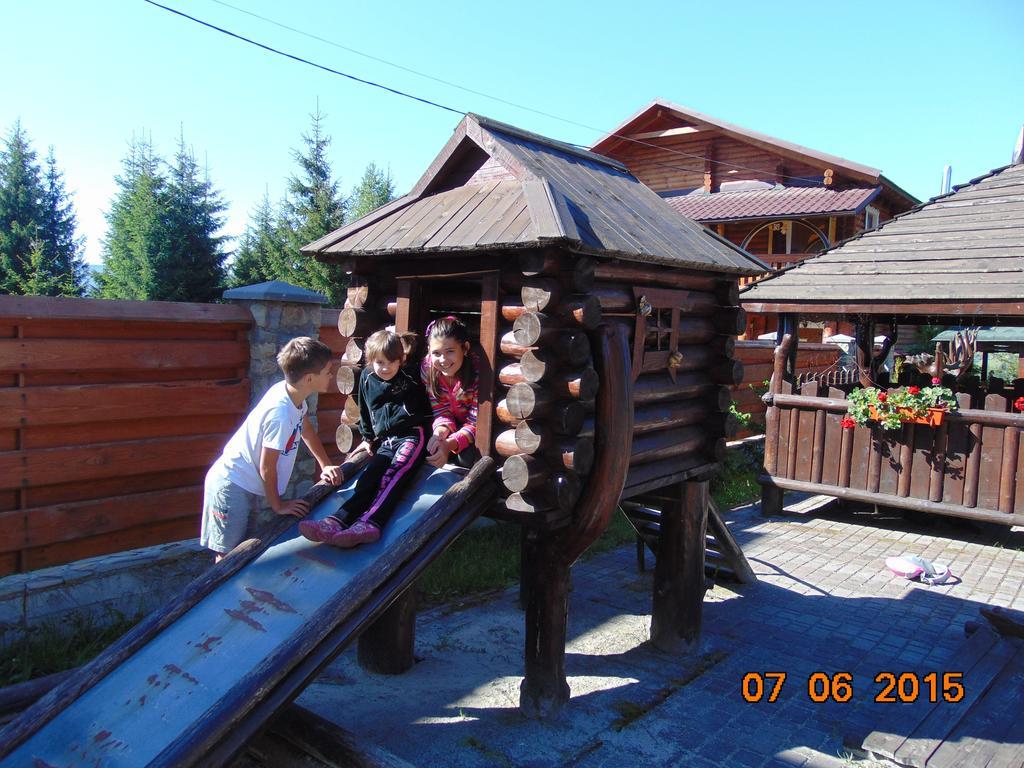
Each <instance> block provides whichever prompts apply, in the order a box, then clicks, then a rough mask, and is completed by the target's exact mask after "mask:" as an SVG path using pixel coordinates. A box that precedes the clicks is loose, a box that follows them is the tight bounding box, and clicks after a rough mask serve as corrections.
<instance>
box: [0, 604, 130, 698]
mask: <svg viewBox="0 0 1024 768" xmlns="http://www.w3.org/2000/svg"><path fill="white" fill-rule="evenodd" d="M139 618H141V616H139V617H136V618H135V619H128V618H126V617H124V616H122V615H120V614H116V615H115V616H114V617H113V619H114V620H113V621H112V622H110V623H108V624H104V625H102V626H101V625H100V624H98V623H96V622H95V621H94V620H92V619H90V618H83V617H81V616H75V617H74V618H73V619H72V621H71V623H70V626H69V627H58V626H56V625H54V624H44V625H43V626H41V627H39V628H38V629H36V630H34V631H33V632H32V634H30V635H28V636H26V637H25V638H23V639H21V640H17V641H15V642H12V643H10V644H9V645H7V646H5V647H4V653H3V657H2V660H0V687H2V686H6V685H14V684H15V683H23V682H25V681H26V680H32V679H34V678H37V677H44V676H46V675H52V674H54V673H56V672H63V671H64V670H66V669H74V668H75V667H79V666H81V665H82V664H84V663H85V662H87V661H89V660H91V659H92V658H93V657H94V656H96V655H97V654H99V652H100V651H102V650H103V649H104V648H106V647H107V646H108V645H110V644H111V643H113V642H114V641H115V640H117V639H118V638H119V637H121V635H123V634H124V633H125V632H127V631H128V630H129V629H131V628H132V627H133V626H134V625H135V623H136V622H137V621H138V620H139Z"/></svg>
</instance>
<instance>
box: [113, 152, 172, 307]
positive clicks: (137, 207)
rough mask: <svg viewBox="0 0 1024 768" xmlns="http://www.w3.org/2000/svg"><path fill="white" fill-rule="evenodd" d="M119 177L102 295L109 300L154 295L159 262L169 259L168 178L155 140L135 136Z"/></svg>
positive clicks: (140, 298)
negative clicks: (162, 171)
mask: <svg viewBox="0 0 1024 768" xmlns="http://www.w3.org/2000/svg"><path fill="white" fill-rule="evenodd" d="M114 180H115V181H116V182H117V186H118V192H117V195H116V196H115V197H114V201H113V203H112V204H111V207H110V211H109V212H108V213H107V224H108V229H107V237H106V239H105V240H104V241H103V270H102V271H101V272H100V275H99V294H100V296H102V297H103V298H105V299H137V300H145V299H151V298H153V296H154V294H155V293H156V287H157V271H158V267H159V265H161V264H163V263H164V262H166V261H167V257H166V250H167V239H166V237H165V234H166V227H165V218H166V217H165V216H164V212H165V208H166V206H165V199H164V198H165V194H166V187H167V182H166V180H165V178H164V176H163V174H162V173H161V170H160V158H158V157H157V155H156V153H155V152H154V151H153V145H152V144H151V143H150V142H149V141H147V140H146V139H144V138H133V139H132V142H131V144H130V145H129V150H128V155H127V157H125V159H124V160H123V161H122V173H121V174H120V175H119V176H116V177H115V179H114Z"/></svg>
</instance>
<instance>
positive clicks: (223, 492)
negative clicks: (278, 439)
mask: <svg viewBox="0 0 1024 768" xmlns="http://www.w3.org/2000/svg"><path fill="white" fill-rule="evenodd" d="M258 505H259V497H258V496H257V495H256V494H255V493H249V491H247V490H245V489H244V488H241V487H239V486H237V485H235V484H234V483H232V482H231V481H230V480H228V479H227V478H226V477H225V476H224V471H223V470H222V469H221V468H220V467H219V466H218V465H216V464H215V465H214V466H213V467H211V468H210V471H209V472H207V473H206V483H205V484H204V486H203V523H202V529H201V530H200V533H199V543H200V544H201V545H202V546H204V547H206V548H207V549H212V550H213V551H214V552H219V553H221V554H223V553H225V552H230V551H231V550H232V549H234V548H235V547H236V546H238V545H239V544H241V543H242V541H244V540H245V531H246V528H247V526H248V524H249V515H250V514H252V513H254V512H255V511H256V510H257V509H258Z"/></svg>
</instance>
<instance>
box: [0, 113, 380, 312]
mask: <svg viewBox="0 0 1024 768" xmlns="http://www.w3.org/2000/svg"><path fill="white" fill-rule="evenodd" d="M323 120H324V115H323V114H322V113H320V112H319V110H318V111H317V112H316V113H315V114H313V115H312V116H311V125H310V129H309V131H308V132H307V133H304V134H303V135H302V137H301V138H302V144H301V146H300V148H298V149H293V150H292V158H293V160H294V161H295V164H296V170H295V172H294V173H292V174H291V175H290V176H289V177H288V179H287V183H286V192H285V195H284V197H283V198H282V199H281V200H280V201H279V202H277V203H274V202H272V201H271V199H270V196H269V194H267V193H265V194H264V196H263V199H262V200H261V202H260V203H259V205H258V206H257V207H256V209H255V210H254V211H252V212H251V214H250V220H249V224H248V226H247V227H246V229H245V232H244V233H243V234H242V236H241V237H240V239H239V241H238V245H237V249H236V250H234V251H233V252H232V251H231V250H230V248H229V238H226V237H224V236H223V235H221V234H220V232H221V230H222V228H223V226H224V222H225V217H224V212H225V211H226V210H227V203H226V202H225V201H224V198H223V197H222V195H221V193H220V192H219V191H218V190H217V189H216V187H215V186H214V184H213V182H212V180H211V179H210V176H209V173H208V171H207V170H206V169H204V168H202V167H201V166H200V164H199V163H198V162H197V160H196V157H195V153H194V152H193V150H192V149H191V147H189V146H188V144H187V143H186V141H185V137H184V135H182V136H180V137H179V140H178V144H177V149H176V151H175V153H174V157H173V158H172V159H171V160H170V161H167V160H165V159H164V158H162V157H160V155H159V154H158V153H157V152H156V150H155V149H154V147H153V144H152V142H151V141H150V140H148V139H146V138H144V137H135V138H133V139H132V141H131V142H130V144H129V149H128V153H127V155H126V156H125V157H124V159H123V160H122V164H121V172H120V173H119V174H118V175H117V176H115V181H116V183H117V192H116V193H115V196H114V199H113V200H112V201H111V205H110V209H109V211H108V212H107V214H106V218H107V231H106V235H105V237H104V238H103V240H102V259H103V262H102V264H101V265H100V267H99V268H98V269H97V270H96V271H95V272H94V273H93V274H92V275H90V273H89V269H88V267H87V265H86V264H85V260H84V256H83V251H84V242H83V239H82V238H81V237H79V236H78V235H77V232H76V228H77V219H76V216H75V212H74V206H73V203H72V201H71V197H70V195H69V194H68V192H67V190H66V189H65V185H64V178H63V174H62V173H61V171H60V169H59V168H58V166H57V161H56V158H55V155H54V150H53V148H52V147H51V148H50V150H49V153H48V154H47V156H46V159H45V160H44V162H43V163H42V164H41V163H40V162H39V160H38V156H37V154H36V152H35V151H34V150H33V149H32V146H31V142H30V140H29V138H28V135H27V134H26V132H25V130H24V128H23V127H22V126H21V124H20V122H16V123H15V124H14V127H13V128H12V129H11V131H10V133H9V134H8V136H7V137H6V140H5V142H4V144H3V147H2V148H0V293H9V294H34V295H47V296H86V295H88V296H94V297H97V298H106V299H135V300H156V301H204V302H205V301H215V300H217V299H218V298H220V295H221V293H222V292H223V290H224V289H225V288H226V287H232V286H238V285H249V284H252V283H259V282H263V281H266V280H284V281H286V282H289V283H292V284H294V285H299V286H302V287H305V288H309V289H311V290H315V291H319V292H320V293H323V294H324V295H326V296H327V297H328V301H329V303H330V304H332V305H334V306H341V304H342V302H343V301H344V286H345V284H346V282H347V280H346V278H345V275H344V273H343V272H342V271H341V270H340V269H339V268H338V267H337V266H335V265H332V264H322V263H320V262H318V261H315V260H314V259H310V258H308V257H306V256H302V255H301V254H300V253H299V248H301V247H302V246H304V245H306V244H307V243H310V242H312V241H313V240H316V239H317V238H319V237H322V236H323V235H325V234H327V233H329V232H331V231H333V230H335V229H337V228H338V227H340V226H342V225H344V224H345V223H346V222H348V221H352V220H354V219H357V218H359V217H361V216H364V215H365V214H367V213H369V212H370V211H373V210H374V209H376V208H378V207H380V206H381V205H384V204H385V203H387V202H390V201H391V200H392V199H394V185H393V183H392V180H391V174H390V173H389V172H385V171H382V170H381V169H379V168H377V166H376V165H374V164H373V163H370V164H369V165H368V166H367V167H366V170H365V172H364V173H363V177H362V179H361V180H360V182H359V183H358V184H357V185H356V186H355V187H354V188H353V189H352V191H351V193H350V194H348V195H345V194H344V193H343V192H342V191H341V183H340V181H339V180H338V179H336V178H335V177H334V175H333V172H332V169H331V164H330V162H329V160H328V157H327V154H328V150H329V148H330V144H331V139H330V137H329V136H327V135H326V134H325V133H324V131H323ZM232 257H233V258H232Z"/></svg>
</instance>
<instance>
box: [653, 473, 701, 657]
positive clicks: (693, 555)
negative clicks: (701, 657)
mask: <svg viewBox="0 0 1024 768" xmlns="http://www.w3.org/2000/svg"><path fill="white" fill-rule="evenodd" d="M668 491H669V493H668V495H669V501H668V503H667V504H666V505H665V508H664V509H663V510H662V512H661V538H660V540H659V542H658V556H657V561H656V564H655V567H654V605H653V609H652V611H651V643H652V644H653V645H654V646H655V647H656V648H658V649H659V650H662V651H669V652H677V651H684V652H688V653H695V652H697V651H699V649H700V629H701V615H702V612H703V603H704V592H705V591H706V587H705V581H704V546H705V537H706V536H707V525H708V481H707V480H692V481H687V482H684V483H681V484H680V485H677V486H674V487H672V488H670V489H668Z"/></svg>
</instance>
